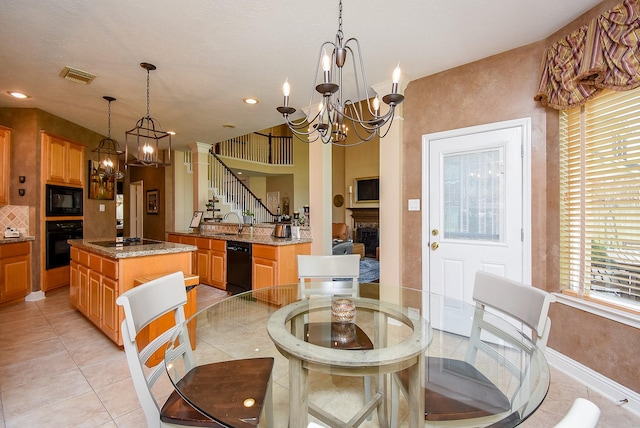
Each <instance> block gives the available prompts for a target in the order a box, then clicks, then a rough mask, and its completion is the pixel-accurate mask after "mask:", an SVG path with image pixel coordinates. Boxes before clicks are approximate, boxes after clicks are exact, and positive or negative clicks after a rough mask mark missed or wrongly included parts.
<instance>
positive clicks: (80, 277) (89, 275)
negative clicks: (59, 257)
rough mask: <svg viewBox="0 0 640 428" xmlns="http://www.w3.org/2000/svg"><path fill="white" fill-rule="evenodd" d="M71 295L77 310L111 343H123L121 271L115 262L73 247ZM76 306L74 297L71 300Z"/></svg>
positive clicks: (70, 279)
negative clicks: (120, 293)
mask: <svg viewBox="0 0 640 428" xmlns="http://www.w3.org/2000/svg"><path fill="white" fill-rule="evenodd" d="M69 271H70V278H69V283H70V286H69V294H70V296H74V295H75V296H77V298H76V299H75V306H76V308H77V309H78V310H79V311H80V312H82V313H83V314H84V315H85V316H86V317H87V318H89V320H90V321H91V322H93V323H94V324H95V325H96V326H98V327H99V328H100V329H101V330H102V331H103V332H104V333H105V334H106V335H107V336H108V337H109V338H110V339H111V340H113V341H114V342H118V341H120V340H121V339H120V326H119V324H118V316H117V314H118V312H117V311H118V309H117V306H116V298H117V296H118V269H117V264H116V262H115V261H114V260H110V259H108V258H106V257H101V256H99V255H97V254H91V253H89V252H87V251H82V250H79V249H77V248H74V247H71V266H70V270H69ZM70 300H71V303H72V304H74V299H73V297H72V298H71V299H70Z"/></svg>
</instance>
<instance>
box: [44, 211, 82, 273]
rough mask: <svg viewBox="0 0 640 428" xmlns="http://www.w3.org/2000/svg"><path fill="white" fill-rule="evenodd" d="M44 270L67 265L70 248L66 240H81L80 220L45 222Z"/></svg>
mask: <svg viewBox="0 0 640 428" xmlns="http://www.w3.org/2000/svg"><path fill="white" fill-rule="evenodd" d="M45 234H46V246H47V247H46V249H45V254H46V269H47V270H48V269H53V268H57V267H61V266H67V265H69V262H70V260H71V246H70V245H69V244H68V243H67V240H68V239H82V220H52V221H47V222H45Z"/></svg>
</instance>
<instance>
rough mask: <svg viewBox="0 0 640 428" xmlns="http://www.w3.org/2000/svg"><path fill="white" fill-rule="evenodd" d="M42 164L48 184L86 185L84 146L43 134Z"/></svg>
mask: <svg viewBox="0 0 640 428" xmlns="http://www.w3.org/2000/svg"><path fill="white" fill-rule="evenodd" d="M42 164H43V167H44V171H43V176H44V181H45V182H46V183H51V184H62V185H67V186H82V185H84V173H85V170H84V168H85V166H84V146H83V145H82V144H78V143H74V142H71V141H68V140H64V139H62V138H58V137H55V136H53V135H50V134H47V133H42Z"/></svg>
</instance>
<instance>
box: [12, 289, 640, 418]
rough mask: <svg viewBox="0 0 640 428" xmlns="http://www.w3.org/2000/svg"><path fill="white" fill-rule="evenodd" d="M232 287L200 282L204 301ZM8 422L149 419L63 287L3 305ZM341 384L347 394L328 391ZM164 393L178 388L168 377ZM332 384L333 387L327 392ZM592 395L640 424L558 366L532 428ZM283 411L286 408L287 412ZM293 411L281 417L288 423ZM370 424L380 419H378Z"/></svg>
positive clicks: (339, 403)
mask: <svg viewBox="0 0 640 428" xmlns="http://www.w3.org/2000/svg"><path fill="white" fill-rule="evenodd" d="M223 296H224V293H223V292H221V291H219V290H215V289H213V288H210V287H206V286H201V287H198V306H199V307H202V306H206V305H208V304H209V303H211V302H213V301H215V300H217V299H219V298H221V297H223ZM0 340H1V341H2V343H3V345H4V346H3V347H2V348H0V428H5V427H6V428H13V427H16V428H18V427H19V428H23V427H56V428H58V427H136V428H138V427H142V426H145V419H144V415H143V413H142V410H141V409H140V406H139V403H138V399H137V396H136V394H135V392H134V390H133V385H132V383H131V379H130V377H129V370H128V367H127V363H126V360H125V356H124V352H122V351H121V350H120V349H119V348H118V347H117V346H115V345H114V344H113V343H112V342H111V341H110V340H109V339H107V338H106V337H105V336H104V335H103V334H102V333H101V332H100V331H99V330H97V329H96V328H95V327H94V326H93V325H92V324H91V323H89V322H88V321H87V320H86V318H85V317H84V316H83V315H81V314H80V313H78V312H77V311H75V310H74V309H73V308H72V307H71V306H70V304H69V298H68V289H67V288H63V289H61V290H59V291H57V292H54V293H52V294H50V295H49V296H48V297H47V298H46V299H44V300H41V301H38V302H22V303H18V304H13V305H5V306H2V307H0ZM336 385H339V386H340V390H341V394H336V393H332V392H328V391H329V390H330V389H332V388H333V387H335V386H336ZM158 389H159V391H158V395H160V396H161V395H165V394H168V393H169V392H170V391H171V385H170V384H168V382H166V383H164V384H161V385H159V388H158ZM311 390H312V391H316V392H315V393H313V394H312V397H311V398H312V399H313V400H314V402H316V403H317V404H320V405H327V406H330V407H333V408H334V409H336V410H339V407H347V409H345V411H346V410H349V409H348V408H349V407H350V406H349V404H348V401H347V400H345V399H344V396H343V394H345V393H349V392H350V391H352V392H353V393H354V394H358V393H361V392H362V384H361V382H360V381H358V380H356V381H351V380H348V379H344V378H342V379H341V378H337V377H330V376H318V375H314V376H312V379H311ZM325 391H327V392H325ZM274 395H275V397H274V399H275V406H276V415H277V416H278V413H279V412H278V409H283V408H284V407H287V403H286V401H287V398H286V396H287V392H286V389H285V388H284V387H283V386H282V385H278V384H277V383H276V384H275V385H274ZM577 397H585V398H588V399H590V400H592V401H594V402H595V403H596V404H597V405H598V406H599V407H600V409H601V410H602V417H601V419H600V423H599V425H598V426H599V427H613V426H615V427H622V428H624V427H638V426H640V418H637V417H635V416H633V415H632V414H631V413H629V412H627V411H626V410H624V409H621V408H620V407H618V406H616V405H615V404H614V403H611V402H610V401H608V400H607V399H605V398H603V397H601V396H599V395H598V394H596V393H594V392H593V391H590V390H589V389H588V388H586V387H585V386H583V385H582V384H580V383H579V382H576V381H575V380H573V379H572V378H570V377H568V376H566V375H563V374H562V373H560V372H558V371H557V370H552V383H551V388H550V391H549V395H548V396H547V398H546V400H545V402H544V403H543V405H542V407H541V408H540V409H539V410H538V411H537V412H536V413H535V414H534V416H533V417H532V418H530V419H529V420H527V421H526V422H525V423H524V424H523V426H524V427H532V428H533V427H536V428H537V427H550V426H553V425H554V423H555V422H557V421H558V420H559V419H560V418H561V417H562V415H564V413H566V411H567V410H568V409H569V407H570V405H571V403H572V402H573V400H574V399H575V398H577ZM280 413H281V412H280ZM284 420H286V418H284V419H283V418H279V417H278V418H277V421H278V422H277V426H282V427H285V426H286V423H285V422H284ZM363 426H377V424H376V423H375V419H374V421H372V422H365V424H363Z"/></svg>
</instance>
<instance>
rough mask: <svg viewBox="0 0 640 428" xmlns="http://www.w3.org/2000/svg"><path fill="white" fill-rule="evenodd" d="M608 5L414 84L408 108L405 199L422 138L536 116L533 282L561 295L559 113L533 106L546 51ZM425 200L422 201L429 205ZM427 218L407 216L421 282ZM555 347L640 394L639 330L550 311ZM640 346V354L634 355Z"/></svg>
mask: <svg viewBox="0 0 640 428" xmlns="http://www.w3.org/2000/svg"><path fill="white" fill-rule="evenodd" d="M617 3H619V2H618V1H605V2H603V3H602V4H600V5H599V6H598V7H597V8H596V9H594V10H593V11H591V12H590V13H588V14H586V15H585V16H583V17H581V18H579V19H577V20H576V21H575V22H574V23H572V24H570V25H569V26H567V27H566V28H565V29H563V30H561V31H559V32H558V33H557V34H556V35H553V36H550V37H549V38H548V39H547V40H546V41H540V42H538V43H533V44H531V45H528V46H524V47H521V48H519V49H514V50H511V51H508V52H505V53H502V54H499V55H496V56H492V57H489V58H485V59H483V60H480V61H477V62H474V63H471V64H467V65H464V66H461V67H458V68H454V69H451V70H447V71H444V72H442V73H438V74H436V75H432V76H427V77H424V78H421V79H417V80H415V81H412V82H411V83H409V85H408V87H407V89H406V91H405V97H406V99H405V102H404V106H403V107H404V128H403V132H404V147H403V165H404V168H403V169H404V170H403V171H402V172H401V174H402V176H403V189H404V190H403V200H407V199H410V198H421V196H422V193H421V192H422V189H421V177H422V168H423V165H422V163H421V159H422V156H421V144H422V143H421V137H422V135H423V134H428V133H432V132H437V131H444V130H450V129H456V128H462V127H467V126H473V125H480V124H485V123H491V122H498V121H504V120H510V119H517V118H522V117H531V126H532V129H531V131H532V133H531V162H532V165H531V176H532V180H531V181H532V200H531V207H532V213H531V218H532V267H533V269H532V271H533V277H532V282H533V284H534V285H535V286H536V287H539V288H542V289H546V290H548V291H558V290H560V289H561V288H562V287H564V286H566V284H560V283H559V274H558V268H559V260H558V230H559V221H558V217H559V216H558V200H559V187H558V183H559V180H558V119H557V118H558V113H557V112H556V111H554V110H550V109H546V108H544V107H543V106H541V105H540V104H539V103H537V102H534V101H533V96H534V94H535V93H536V90H537V86H538V78H539V68H540V61H541V59H542V54H543V51H544V49H545V47H546V46H547V45H548V44H550V43H553V42H555V41H556V40H557V39H558V38H559V37H561V36H562V35H564V34H567V33H568V32H569V30H570V29H573V28H576V27H577V26H579V25H582V24H584V23H586V22H587V20H588V19H590V18H591V17H592V16H594V15H597V14H600V13H601V12H602V11H605V10H607V9H609V8H611V7H612V6H613V5H615V4H617ZM426 204H427V201H423V206H425V205H426ZM421 227H422V225H421V213H420V212H408V211H406V210H405V211H404V214H403V230H402V234H403V235H402V242H403V245H402V247H403V254H402V260H403V263H402V265H403V266H402V279H403V283H404V284H405V285H406V286H411V287H414V288H420V287H421V286H422V284H421V274H420V272H421V270H422V269H421V268H422V260H421V251H422V248H421V245H422V244H421V241H420V239H416V238H415V237H416V236H421ZM552 306H553V308H552V310H551V317H552V330H551V336H550V339H549V346H550V347H551V348H553V349H556V350H558V351H559V352H561V353H563V354H565V355H567V356H568V357H570V358H572V359H574V360H576V361H578V362H580V363H582V364H584V365H586V366H588V367H590V368H592V369H594V370H596V371H598V372H600V373H602V374H603V375H604V376H607V377H609V378H611V379H613V380H614V381H616V382H618V383H620V384H622V385H625V386H627V387H629V388H631V389H633V390H634V391H637V392H640V365H638V364H633V363H631V362H637V360H638V359H637V355H636V354H637V344H638V343H640V331H638V329H635V328H630V327H627V326H624V325H622V324H619V323H617V322H614V321H610V320H607V319H603V318H601V317H598V316H595V315H592V314H589V313H586V312H583V311H580V310H576V309H572V308H570V307H567V306H565V305H562V304H560V303H555V304H553V305H552ZM634 348H635V349H634Z"/></svg>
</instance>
